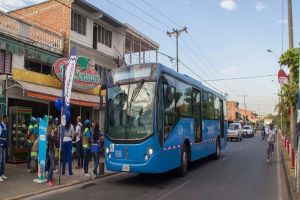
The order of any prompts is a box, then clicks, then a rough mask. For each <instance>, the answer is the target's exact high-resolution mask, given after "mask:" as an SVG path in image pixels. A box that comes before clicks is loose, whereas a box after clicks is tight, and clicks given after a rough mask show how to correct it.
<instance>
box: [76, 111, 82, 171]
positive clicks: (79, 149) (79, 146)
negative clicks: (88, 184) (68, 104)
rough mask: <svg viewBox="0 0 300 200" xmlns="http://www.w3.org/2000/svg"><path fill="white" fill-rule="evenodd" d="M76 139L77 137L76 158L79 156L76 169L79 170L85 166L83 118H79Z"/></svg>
mask: <svg viewBox="0 0 300 200" xmlns="http://www.w3.org/2000/svg"><path fill="white" fill-rule="evenodd" d="M75 137H76V156H77V167H75V168H76V169H79V168H81V167H82V166H83V154H82V123H81V116H78V117H77V125H76V128H75Z"/></svg>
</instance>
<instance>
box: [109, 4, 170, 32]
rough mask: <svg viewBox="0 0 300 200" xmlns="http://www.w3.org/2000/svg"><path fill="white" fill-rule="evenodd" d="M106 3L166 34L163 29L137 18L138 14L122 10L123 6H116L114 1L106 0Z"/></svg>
mask: <svg viewBox="0 0 300 200" xmlns="http://www.w3.org/2000/svg"><path fill="white" fill-rule="evenodd" d="M106 1H107V2H109V3H110V4H112V5H114V6H115V7H117V8H119V9H120V10H122V11H123V12H127V13H128V14H130V15H132V16H134V17H135V18H137V19H139V20H140V21H142V22H144V23H146V24H148V25H150V26H152V27H153V28H155V29H156V30H158V31H161V32H163V33H165V31H164V30H162V29H161V28H159V27H157V26H155V25H153V24H152V23H150V22H148V21H146V20H144V19H142V18H141V17H139V16H137V15H136V14H134V13H132V12H130V11H128V10H126V9H124V8H122V7H121V6H119V5H117V4H115V3H114V2H112V1H110V0H106Z"/></svg>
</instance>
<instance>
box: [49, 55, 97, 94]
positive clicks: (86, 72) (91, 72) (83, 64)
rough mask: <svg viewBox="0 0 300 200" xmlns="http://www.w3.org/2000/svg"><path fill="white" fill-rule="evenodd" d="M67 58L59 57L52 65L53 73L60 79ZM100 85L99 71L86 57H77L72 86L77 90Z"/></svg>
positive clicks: (66, 63)
mask: <svg viewBox="0 0 300 200" xmlns="http://www.w3.org/2000/svg"><path fill="white" fill-rule="evenodd" d="M68 61H69V59H68V58H60V59H58V60H56V61H55V63H54V65H53V71H54V74H55V75H56V76H57V77H58V78H59V80H60V81H62V77H63V74H62V73H63V69H64V67H67V66H68ZM99 85H100V76H99V73H98V72H97V71H96V70H95V69H94V67H93V66H91V65H90V64H89V59H88V58H86V57H78V58H77V63H76V66H75V74H74V79H73V85H72V87H73V88H74V89H78V90H90V89H94V88H96V87H98V86H99Z"/></svg>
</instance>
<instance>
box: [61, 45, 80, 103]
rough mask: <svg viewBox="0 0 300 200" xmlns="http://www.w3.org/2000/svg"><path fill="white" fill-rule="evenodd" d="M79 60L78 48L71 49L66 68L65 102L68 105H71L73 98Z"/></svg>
mask: <svg viewBox="0 0 300 200" xmlns="http://www.w3.org/2000/svg"><path fill="white" fill-rule="evenodd" d="M76 62H77V50H76V48H75V47H73V48H72V49H71V54H70V58H69V62H68V66H67V70H66V76H65V77H66V79H65V92H64V96H65V104H66V106H69V105H70V99H71V93H72V84H73V78H74V74H75V67H76Z"/></svg>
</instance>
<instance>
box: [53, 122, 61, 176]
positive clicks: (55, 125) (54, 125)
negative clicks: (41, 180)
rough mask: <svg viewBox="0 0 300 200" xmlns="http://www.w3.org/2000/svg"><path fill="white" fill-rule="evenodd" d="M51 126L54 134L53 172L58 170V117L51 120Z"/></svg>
mask: <svg viewBox="0 0 300 200" xmlns="http://www.w3.org/2000/svg"><path fill="white" fill-rule="evenodd" d="M53 128H54V132H55V135H56V139H55V158H54V173H56V172H57V171H58V170H57V169H58V159H59V148H60V124H59V119H58V118H57V117H56V118H55V119H54V122H53Z"/></svg>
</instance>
